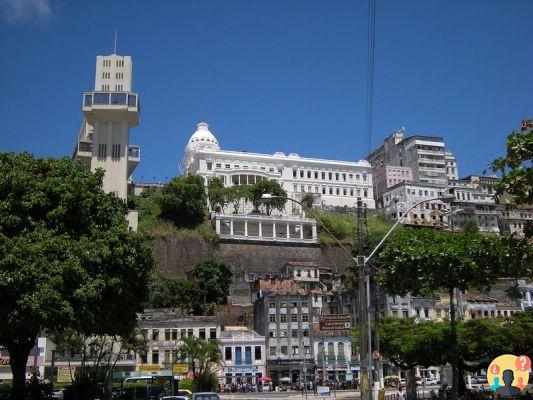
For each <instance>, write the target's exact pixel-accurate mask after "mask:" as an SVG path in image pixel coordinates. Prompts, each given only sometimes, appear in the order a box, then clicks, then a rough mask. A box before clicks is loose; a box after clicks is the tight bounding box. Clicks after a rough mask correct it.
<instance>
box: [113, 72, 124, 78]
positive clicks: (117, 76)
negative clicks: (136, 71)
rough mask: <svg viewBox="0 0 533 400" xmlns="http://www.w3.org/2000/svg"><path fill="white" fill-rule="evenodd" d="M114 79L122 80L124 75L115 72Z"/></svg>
mask: <svg viewBox="0 0 533 400" xmlns="http://www.w3.org/2000/svg"><path fill="white" fill-rule="evenodd" d="M115 77H116V78H117V79H122V78H124V73H123V72H117V73H116V75H115Z"/></svg>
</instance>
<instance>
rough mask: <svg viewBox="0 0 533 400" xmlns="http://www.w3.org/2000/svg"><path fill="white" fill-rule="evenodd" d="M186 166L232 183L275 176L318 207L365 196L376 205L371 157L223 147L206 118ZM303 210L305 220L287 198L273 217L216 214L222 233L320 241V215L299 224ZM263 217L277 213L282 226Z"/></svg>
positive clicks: (193, 138) (187, 149)
mask: <svg viewBox="0 0 533 400" xmlns="http://www.w3.org/2000/svg"><path fill="white" fill-rule="evenodd" d="M182 167H183V172H184V173H190V174H198V175H200V176H202V177H203V178H204V179H205V181H206V184H207V183H208V182H209V180H210V179H212V178H214V177H218V178H220V179H221V180H222V182H223V183H224V185H225V186H226V187H229V186H233V185H244V184H254V183H256V182H258V181H260V180H263V179H269V180H275V181H277V182H278V183H279V184H280V185H281V186H282V187H283V189H284V190H285V191H286V192H287V195H288V196H289V197H290V198H294V199H297V200H301V198H302V197H303V196H304V195H305V194H307V193H311V194H313V196H314V204H315V205H316V206H318V207H322V208H334V207H349V208H352V207H355V206H356V203H357V198H359V197H360V198H361V200H362V201H363V202H364V203H365V204H366V206H367V207H368V208H369V209H374V208H375V203H374V196H373V189H372V169H371V166H370V164H369V163H368V162H367V161H366V160H360V161H356V162H354V161H337V160H325V159H318V158H310V157H301V156H299V155H298V154H296V153H289V154H288V155H286V154H284V153H282V152H276V153H274V154H263V153H251V152H245V151H231V150H222V149H221V148H220V145H219V142H218V140H217V139H216V137H215V136H214V135H213V134H212V133H211V132H210V131H209V126H208V124H206V123H205V122H200V123H199V124H198V125H197V130H196V132H194V134H193V135H192V136H191V138H190V139H189V142H188V143H187V146H186V147H185V156H184V158H183V165H182ZM246 211H249V210H244V214H246ZM297 215H299V217H298V218H300V221H303V220H302V219H301V218H303V216H302V213H301V210H300V209H299V207H298V206H297V205H296V204H295V203H292V202H287V207H286V210H285V212H284V213H280V215H273V216H272V217H267V216H257V215H255V216H254V215H245V216H242V215H239V216H231V218H230V216H229V215H224V216H221V215H218V216H217V215H215V217H214V218H215V219H217V222H216V229H217V233H219V234H220V235H221V236H222V237H223V236H224V234H225V233H226V234H227V235H228V236H231V237H235V236H242V237H245V238H250V236H252V237H258V238H260V239H263V240H264V239H265V235H268V237H269V238H271V239H274V240H276V239H280V240H290V239H300V240H303V241H305V240H309V241H316V223H315V222H314V220H310V219H305V218H304V219H305V220H306V221H307V222H305V221H304V222H303V223H302V224H300V226H299V227H298V226H296V225H294V223H293V221H292V219H294V218H295V216H297ZM224 218H225V219H224ZM228 218H229V219H231V221H229V219H228ZM261 218H263V219H268V218H276V219H277V221H278V222H277V226H276V223H274V226H272V223H271V222H270V223H269V224H268V226H267V224H266V221H263V222H261V221H255V220H257V219H261ZM280 218H285V219H286V221H285V220H284V222H282V224H283V227H282V228H280ZM291 218H292V219H291ZM252 219H253V220H254V221H252ZM307 224H308V225H309V226H307ZM272 228H273V229H272ZM225 229H226V230H225Z"/></svg>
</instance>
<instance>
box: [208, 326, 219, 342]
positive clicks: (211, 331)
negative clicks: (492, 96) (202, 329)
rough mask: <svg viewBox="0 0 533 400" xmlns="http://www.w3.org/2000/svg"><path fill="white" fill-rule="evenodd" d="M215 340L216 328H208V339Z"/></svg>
mask: <svg viewBox="0 0 533 400" xmlns="http://www.w3.org/2000/svg"><path fill="white" fill-rule="evenodd" d="M216 338H217V328H209V339H216Z"/></svg>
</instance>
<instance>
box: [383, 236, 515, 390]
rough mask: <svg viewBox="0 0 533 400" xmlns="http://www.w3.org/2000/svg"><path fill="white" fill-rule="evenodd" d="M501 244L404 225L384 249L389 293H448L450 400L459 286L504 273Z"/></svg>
mask: <svg viewBox="0 0 533 400" xmlns="http://www.w3.org/2000/svg"><path fill="white" fill-rule="evenodd" d="M501 252H502V246H501V243H500V242H499V241H498V240H497V239H495V238H492V237H487V236H483V235H480V234H470V235H453V234H451V233H446V232H440V231H436V230H432V229H404V230H403V231H399V232H396V234H395V235H393V236H392V237H391V238H390V240H389V242H388V243H387V246H386V247H385V249H384V250H383V251H382V253H381V257H382V259H383V260H384V261H387V262H389V263H390V264H391V265H390V266H389V267H388V268H386V270H385V273H384V275H383V277H382V280H383V284H384V286H385V289H386V290H387V292H388V293H390V294H393V295H405V294H407V293H408V292H410V293H412V294H414V295H419V294H427V293H432V292H436V291H439V290H445V291H446V293H448V295H449V298H450V343H449V345H450V351H451V354H452V357H451V364H452V371H453V385H452V399H453V400H456V399H457V393H458V384H459V371H458V358H457V324H456V322H457V321H456V315H455V311H456V310H455V307H454V294H455V289H456V288H458V289H460V290H461V291H465V290H469V289H472V288H481V289H486V288H488V287H490V285H491V284H492V283H493V282H494V281H495V279H496V278H498V277H499V276H500V274H501V272H502V268H501V265H502V264H500V261H502V260H503V259H504V258H505V257H504V256H502V253H501Z"/></svg>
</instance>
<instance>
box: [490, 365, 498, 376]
mask: <svg viewBox="0 0 533 400" xmlns="http://www.w3.org/2000/svg"><path fill="white" fill-rule="evenodd" d="M490 372H492V374H493V375H498V373H499V372H500V366H499V365H498V364H494V365H493V366H492V367H490Z"/></svg>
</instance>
